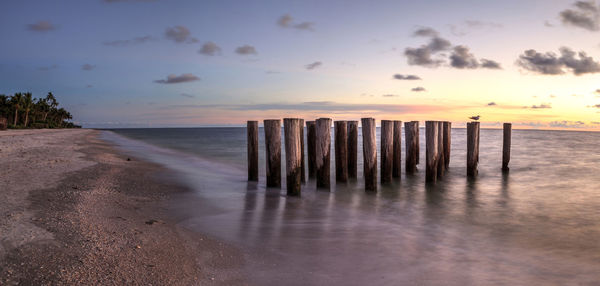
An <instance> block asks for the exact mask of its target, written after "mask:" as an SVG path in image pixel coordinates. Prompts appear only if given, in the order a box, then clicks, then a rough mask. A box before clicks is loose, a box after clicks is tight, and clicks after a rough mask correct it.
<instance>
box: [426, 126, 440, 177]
mask: <svg viewBox="0 0 600 286" xmlns="http://www.w3.org/2000/svg"><path fill="white" fill-rule="evenodd" d="M425 144H426V146H425V151H426V152H425V154H426V155H425V156H426V158H425V159H426V166H425V168H426V169H425V181H426V182H430V183H435V182H436V181H437V158H438V156H437V154H438V122H437V121H426V122H425Z"/></svg>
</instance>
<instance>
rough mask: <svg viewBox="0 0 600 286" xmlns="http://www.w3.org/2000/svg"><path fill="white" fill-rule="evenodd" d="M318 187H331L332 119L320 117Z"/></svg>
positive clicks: (317, 148) (317, 145) (318, 126)
mask: <svg viewBox="0 0 600 286" xmlns="http://www.w3.org/2000/svg"><path fill="white" fill-rule="evenodd" d="M315 131H316V136H317V140H316V145H315V146H316V155H317V157H316V158H317V160H316V161H315V163H316V167H317V188H325V189H329V188H330V181H329V180H330V176H331V175H330V165H331V158H330V156H331V154H330V153H331V152H330V151H331V119H330V118H319V119H317V122H316V128H315Z"/></svg>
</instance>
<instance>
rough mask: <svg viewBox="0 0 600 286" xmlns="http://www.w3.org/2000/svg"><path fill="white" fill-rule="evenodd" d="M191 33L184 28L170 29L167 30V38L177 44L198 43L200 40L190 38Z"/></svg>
mask: <svg viewBox="0 0 600 286" xmlns="http://www.w3.org/2000/svg"><path fill="white" fill-rule="evenodd" d="M190 35H191V32H190V30H189V29H188V28H186V27H184V26H175V27H169V28H167V29H166V30H165V37H166V38H167V39H169V40H172V41H174V42H175V43H189V44H192V43H197V42H198V39H196V38H192V37H190Z"/></svg>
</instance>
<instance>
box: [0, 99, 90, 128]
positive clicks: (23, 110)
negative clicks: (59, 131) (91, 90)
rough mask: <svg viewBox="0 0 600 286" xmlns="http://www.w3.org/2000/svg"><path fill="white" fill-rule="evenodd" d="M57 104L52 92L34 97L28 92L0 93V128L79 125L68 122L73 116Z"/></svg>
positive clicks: (70, 126) (69, 126) (73, 126)
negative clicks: (41, 96) (10, 94)
mask: <svg viewBox="0 0 600 286" xmlns="http://www.w3.org/2000/svg"><path fill="white" fill-rule="evenodd" d="M58 105H59V103H58V101H57V100H56V97H55V96H54V95H53V94H52V92H49V93H48V95H46V97H44V98H34V97H33V96H32V95H31V93H30V92H26V93H20V92H19V93H15V94H14V95H12V96H7V95H4V94H0V128H1V127H5V128H6V127H8V128H79V127H81V126H77V125H75V124H73V123H72V122H69V121H68V120H71V119H73V116H72V115H71V113H69V112H68V111H67V110H66V109H64V108H62V107H60V108H59V106H58ZM3 124H4V125H5V126H2V125H3Z"/></svg>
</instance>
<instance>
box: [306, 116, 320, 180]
mask: <svg viewBox="0 0 600 286" xmlns="http://www.w3.org/2000/svg"><path fill="white" fill-rule="evenodd" d="M316 140H317V137H316V130H315V122H314V121H306V147H307V148H306V155H308V177H309V178H314V177H315V174H316V173H317V167H316V159H317V153H316V152H317V150H316V144H317V143H316V142H317V141H316Z"/></svg>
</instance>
